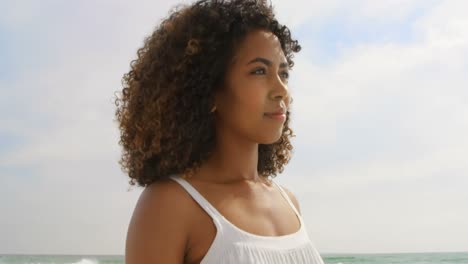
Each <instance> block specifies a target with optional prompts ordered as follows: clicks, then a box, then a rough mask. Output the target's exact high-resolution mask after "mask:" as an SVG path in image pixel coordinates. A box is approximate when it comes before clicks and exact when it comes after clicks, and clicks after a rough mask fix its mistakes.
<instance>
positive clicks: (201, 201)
mask: <svg viewBox="0 0 468 264" xmlns="http://www.w3.org/2000/svg"><path fill="white" fill-rule="evenodd" d="M170 179H172V180H174V181H176V182H177V183H179V184H180V185H181V186H182V187H183V188H184V189H185V190H186V191H187V192H188V193H189V194H190V196H192V198H193V199H194V200H195V201H196V202H197V203H198V204H199V205H200V206H201V207H202V208H203V210H205V211H206V213H208V215H209V216H211V218H213V220H215V221H219V218H220V217H222V215H221V214H220V213H219V212H218V210H216V208H215V207H214V206H213V205H211V204H210V202H208V200H206V199H205V197H203V195H201V194H200V193H199V192H198V191H197V189H195V188H194V187H193V186H192V185H191V184H190V183H189V182H187V181H186V180H185V179H183V178H182V177H180V176H178V175H171V176H170Z"/></svg>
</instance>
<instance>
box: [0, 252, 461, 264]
mask: <svg viewBox="0 0 468 264" xmlns="http://www.w3.org/2000/svg"><path fill="white" fill-rule="evenodd" d="M322 258H323V260H324V262H325V263H326V264H436V263H437V264H468V252H460V253H395V254H322ZM0 264H124V256H109V255H107V256H84V255H50V256H49V255H0Z"/></svg>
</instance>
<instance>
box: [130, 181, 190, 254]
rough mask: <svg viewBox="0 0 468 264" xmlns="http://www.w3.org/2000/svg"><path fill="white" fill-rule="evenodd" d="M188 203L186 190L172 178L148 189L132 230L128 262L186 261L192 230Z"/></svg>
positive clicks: (141, 201) (133, 216) (134, 218)
mask: <svg viewBox="0 0 468 264" xmlns="http://www.w3.org/2000/svg"><path fill="white" fill-rule="evenodd" d="M188 204H189V201H187V197H186V195H184V193H183V190H181V188H179V187H178V186H177V183H175V182H174V181H172V180H170V179H167V180H161V181H158V182H155V183H152V184H150V185H148V186H147V187H145V189H144V190H143V192H142V193H141V194H140V197H139V199H138V201H137V203H136V206H135V209H134V211H133V215H132V217H131V220H130V224H129V227H128V232H127V241H126V254H125V255H126V259H127V260H128V261H129V262H132V263H137V262H138V260H146V261H147V260H150V259H152V260H154V261H156V260H157V261H159V262H161V261H163V260H171V261H172V260H175V259H178V260H183V256H184V254H185V251H186V247H187V242H188V235H189V229H190V226H189V221H187V218H188V217H189V216H190V213H191V212H190V210H191V209H190V206H186V205H188ZM149 249H151V250H149ZM132 260H133V261H132Z"/></svg>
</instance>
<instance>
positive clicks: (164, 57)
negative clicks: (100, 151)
mask: <svg viewBox="0 0 468 264" xmlns="http://www.w3.org/2000/svg"><path fill="white" fill-rule="evenodd" d="M299 50H300V46H299V45H298V43H297V41H295V40H293V39H291V35H290V32H289V29H288V28H287V27H286V26H282V25H281V24H279V23H278V22H277V20H276V19H275V17H274V14H273V10H272V7H271V6H269V5H267V4H266V3H265V2H264V1H259V0H232V1H223V0H211V1H210V0H202V1H198V2H196V3H194V4H192V5H190V6H183V7H181V8H179V9H177V10H175V11H173V12H172V13H171V15H170V16H169V17H168V18H167V19H165V20H163V21H162V23H161V24H160V25H159V27H158V28H156V29H155V31H154V32H153V34H152V35H151V36H150V37H148V38H147V39H146V40H145V43H144V46H143V48H141V49H139V50H138V58H137V59H136V60H134V61H132V63H131V70H130V72H128V73H127V74H125V75H124V78H123V80H124V82H123V83H124V89H123V92H122V96H121V98H118V99H117V100H116V105H117V111H116V116H117V119H118V121H119V125H120V130H121V140H120V144H121V145H122V146H123V155H122V159H121V161H120V163H121V165H122V167H123V168H124V170H125V171H126V172H127V173H128V175H129V176H130V178H131V180H130V184H131V185H135V183H138V185H139V186H142V187H145V189H144V191H143V192H142V194H141V196H140V198H139V200H138V202H137V205H136V208H135V210H134V212H133V216H132V219H131V222H130V225H129V228H128V233H127V241H126V254H125V260H126V263H127V264H136V263H165V264H170V263H235V264H240V263H273V264H275V263H312V264H315V263H323V262H322V259H321V258H320V255H319V253H318V252H317V250H316V249H315V248H314V246H313V244H312V242H311V240H310V239H309V237H308V235H307V231H306V228H305V226H304V222H303V220H302V217H301V216H300V211H299V205H298V202H297V199H296V198H295V197H294V195H293V194H292V193H291V192H290V191H288V190H287V189H285V188H282V187H281V186H279V185H277V184H276V183H275V182H274V181H273V178H274V177H275V176H276V174H277V173H278V172H282V171H283V167H284V165H286V164H287V162H288V161H289V159H290V154H291V150H292V146H291V144H290V140H289V139H290V137H292V136H294V135H293V133H292V130H291V129H290V128H289V126H288V124H289V114H290V113H289V106H290V102H291V98H290V94H289V92H288V87H287V81H288V77H289V70H290V69H291V68H292V66H293V64H294V63H293V61H292V57H293V53H294V52H298V51H299Z"/></svg>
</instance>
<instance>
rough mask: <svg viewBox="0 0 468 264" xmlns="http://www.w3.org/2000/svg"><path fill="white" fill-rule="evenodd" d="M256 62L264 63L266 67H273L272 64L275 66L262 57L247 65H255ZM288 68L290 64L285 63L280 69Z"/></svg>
mask: <svg viewBox="0 0 468 264" xmlns="http://www.w3.org/2000/svg"><path fill="white" fill-rule="evenodd" d="M254 62H261V63H264V64H265V65H266V66H271V64H273V63H272V62H271V61H270V60H268V59H265V58H262V57H257V58H255V59H253V60H251V61H249V62H248V63H247V65H249V64H251V63H254ZM286 67H288V64H287V63H286V62H283V63H281V64H280V68H286Z"/></svg>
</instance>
